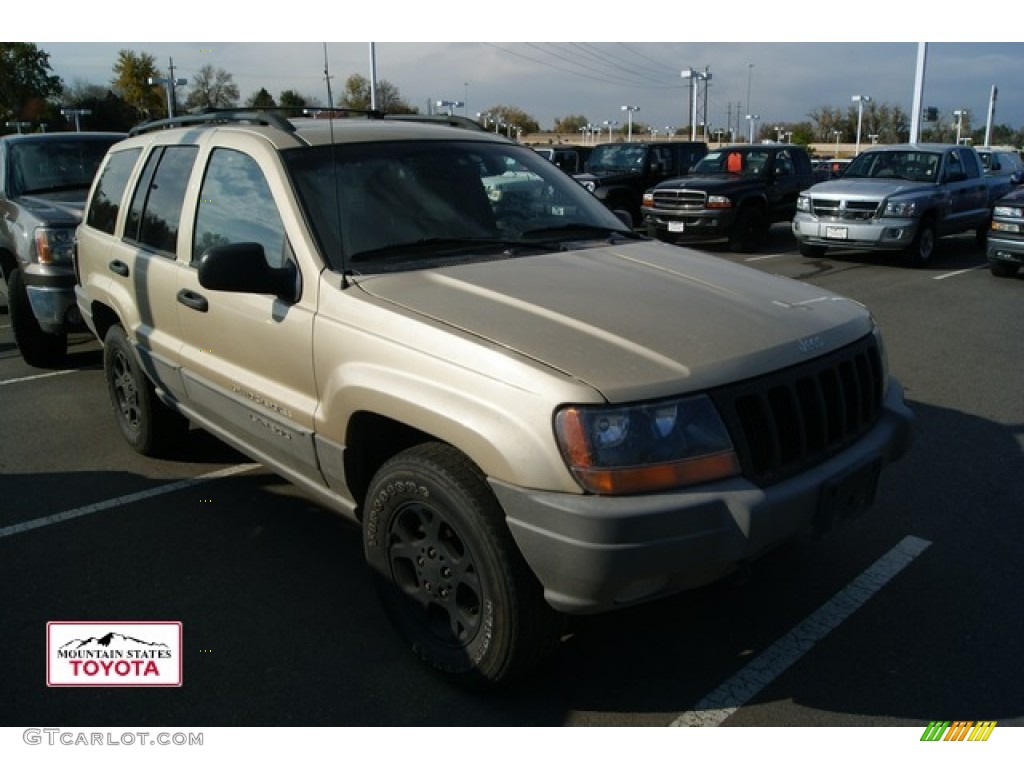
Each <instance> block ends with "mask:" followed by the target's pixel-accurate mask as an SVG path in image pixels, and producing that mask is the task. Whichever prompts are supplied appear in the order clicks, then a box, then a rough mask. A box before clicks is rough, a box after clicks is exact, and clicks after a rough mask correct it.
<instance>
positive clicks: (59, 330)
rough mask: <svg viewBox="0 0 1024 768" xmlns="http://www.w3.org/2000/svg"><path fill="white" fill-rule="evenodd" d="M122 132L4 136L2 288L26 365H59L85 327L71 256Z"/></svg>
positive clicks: (0, 149) (0, 163)
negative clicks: (92, 191) (90, 197)
mask: <svg viewBox="0 0 1024 768" xmlns="http://www.w3.org/2000/svg"><path fill="white" fill-rule="evenodd" d="M125 135H126V134H123V133H88V132H82V133H33V134H15V135H10V136H0V291H3V293H5V294H6V300H7V306H8V309H9V312H10V316H11V328H12V330H13V332H14V340H15V342H17V344H18V350H19V351H20V352H21V356H22V357H23V358H24V360H25V362H26V363H28V364H29V365H35V366H44V367H45V366H52V365H54V364H56V363H58V362H59V361H60V360H61V358H63V357H64V353H65V352H66V350H67V333H68V331H69V330H74V329H77V328H80V329H82V330H85V329H84V326H82V323H81V317H80V316H79V314H78V307H77V306H76V305H75V294H74V283H75V278H74V272H73V270H72V263H71V254H72V250H73V248H74V240H75V227H77V226H78V224H79V222H80V221H81V220H82V208H83V206H84V205H85V196H86V194H87V193H88V191H89V185H90V184H92V179H93V174H94V173H95V172H96V168H97V167H98V166H99V164H100V161H101V160H103V156H104V155H105V154H106V151H107V149H108V148H109V147H110V146H111V145H112V144H114V143H115V142H117V141H120V140H121V139H123V138H124V137H125Z"/></svg>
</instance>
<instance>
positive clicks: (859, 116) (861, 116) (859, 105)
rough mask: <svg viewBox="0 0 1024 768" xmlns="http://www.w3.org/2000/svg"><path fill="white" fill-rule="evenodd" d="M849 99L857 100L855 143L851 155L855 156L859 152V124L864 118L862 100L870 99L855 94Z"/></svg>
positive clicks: (869, 99) (869, 98)
mask: <svg viewBox="0 0 1024 768" xmlns="http://www.w3.org/2000/svg"><path fill="white" fill-rule="evenodd" d="M850 101H856V102H857V145H856V147H855V148H854V150H853V156H854V157H856V156H857V155H859V154H860V124H861V120H863V119H864V102H865V101H871V97H870V96H860V95H857V96H852V97H850Z"/></svg>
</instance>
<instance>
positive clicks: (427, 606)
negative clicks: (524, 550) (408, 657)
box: [363, 443, 562, 683]
mask: <svg viewBox="0 0 1024 768" xmlns="http://www.w3.org/2000/svg"><path fill="white" fill-rule="evenodd" d="M366 499H367V500H366V512H365V515H364V519H363V549H364V552H365V554H366V560H367V562H368V563H369V565H370V567H371V569H372V570H373V573H374V576H375V579H376V581H377V586H378V590H379V592H380V596H381V600H382V602H383V605H384V608H385V611H386V612H387V614H388V616H389V618H390V619H391V620H392V622H393V623H394V624H395V625H396V627H397V629H398V630H399V632H400V633H401V634H402V636H403V637H404V638H405V640H406V642H408V643H409V644H410V645H411V647H412V650H413V653H415V654H416V655H417V656H418V657H419V658H420V659H421V660H423V661H424V662H426V663H427V664H428V665H430V666H431V667H433V668H435V669H437V670H440V671H442V672H445V673H447V674H449V675H451V676H452V677H453V678H454V679H457V680H460V681H466V682H471V683H476V682H488V683H497V682H507V681H509V680H512V679H514V678H516V677H519V676H521V675H523V674H524V673H526V672H527V671H529V670H530V669H532V668H534V667H535V666H536V665H537V664H539V663H540V662H541V661H542V660H543V659H544V658H545V657H546V656H548V655H549V654H550V653H551V652H552V651H553V650H554V648H555V647H556V645H557V642H558V638H559V635H560V630H561V628H562V620H561V617H560V616H559V615H558V614H556V613H555V612H554V611H553V610H552V609H551V608H550V607H549V606H548V605H547V603H545V602H544V599H543V595H542V590H541V587H540V584H539V583H538V582H537V580H536V579H535V578H534V576H533V574H531V573H530V571H529V569H528V568H527V566H526V563H525V562H524V561H523V560H522V557H521V556H520V554H519V551H518V549H517V548H516V546H515V543H514V542H513V540H512V536H511V534H510V533H509V531H508V528H507V527H506V525H505V519H504V513H503V512H502V510H501V508H500V506H499V505H498V502H497V500H496V499H495V498H494V495H493V494H492V492H491V490H490V488H489V487H488V485H487V482H486V480H485V479H484V477H483V474H482V473H481V472H480V470H479V469H478V468H477V467H476V466H475V465H474V464H473V463H472V462H470V461H469V459H468V458H466V457H465V456H464V455H463V454H461V453H459V452H458V451H456V450H454V449H453V448H451V447H450V446H447V445H442V444H438V443H427V444H423V445H419V446H415V447H413V448H410V449H408V450H406V451H404V452H402V453H400V454H398V455H397V456H394V457H393V458H392V459H390V460H389V461H387V462H386V463H385V464H384V466H382V467H381V469H380V470H379V471H378V472H377V474H376V476H375V477H374V478H373V481H372V482H371V484H370V488H369V490H368V493H367V497H366Z"/></svg>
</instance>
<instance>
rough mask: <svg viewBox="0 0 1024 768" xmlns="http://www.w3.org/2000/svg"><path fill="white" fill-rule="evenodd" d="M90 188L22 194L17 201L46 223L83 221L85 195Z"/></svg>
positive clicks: (74, 223)
mask: <svg viewBox="0 0 1024 768" xmlns="http://www.w3.org/2000/svg"><path fill="white" fill-rule="evenodd" d="M88 191H89V190H87V189H82V190H70V191H67V192H53V193H50V194H46V195H38V194H37V195H22V196H21V197H19V198H18V199H17V200H16V201H15V202H16V203H17V205H18V206H20V207H21V208H22V209H24V210H25V211H27V212H28V213H31V214H32V215H33V216H35V217H36V218H38V219H39V220H40V221H42V222H44V223H46V224H72V225H76V226H77V225H78V224H81V223H82V211H83V210H84V209H85V197H86V194H87V193H88Z"/></svg>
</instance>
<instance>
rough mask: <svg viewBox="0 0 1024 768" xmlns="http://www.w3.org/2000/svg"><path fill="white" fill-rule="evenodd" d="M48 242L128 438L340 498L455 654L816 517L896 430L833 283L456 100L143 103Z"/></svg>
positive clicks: (902, 414) (894, 408) (855, 484)
mask: <svg viewBox="0 0 1024 768" xmlns="http://www.w3.org/2000/svg"><path fill="white" fill-rule="evenodd" d="M77 248H78V250H77V262H76V264H77V268H78V274H79V284H78V287H77V301H78V306H79V307H80V309H81V312H82V315H83V317H84V318H85V319H86V322H87V323H88V325H89V326H90V328H91V329H92V330H93V331H94V332H95V333H96V335H97V337H98V338H99V339H101V340H102V342H103V345H104V360H105V368H106V377H107V381H108V385H109V390H110V396H111V401H112V404H113V410H114V415H115V419H116V422H117V424H118V426H119V428H120V430H121V432H122V433H123V434H124V436H125V438H126V439H127V440H128V442H129V443H130V444H131V445H132V446H133V447H134V448H135V449H136V450H138V451H140V452H142V453H145V454H150V453H158V452H161V451H164V450H167V449H168V448H169V447H170V446H171V445H172V444H174V443H175V442H176V441H177V440H179V439H180V438H181V437H182V435H183V432H184V431H185V430H186V429H187V427H188V423H189V422H192V423H193V424H195V425H198V426H200V427H202V428H204V429H206V430H209V431H210V432H212V433H213V434H215V435H217V436H218V437H220V438H222V439H223V440H225V441H227V442H228V443H230V444H231V445H233V446H236V447H237V448H238V449H240V450H241V451H243V452H245V453H247V454H248V455H249V456H251V457H253V458H254V459H256V460H258V461H260V462H262V463H263V464H265V465H266V466H268V467H271V468H273V469H274V470H276V471H277V472H279V473H280V474H281V475H283V476H284V477H286V478H288V479H289V480H291V481H292V482H294V483H296V484H297V485H299V486H301V487H302V488H304V489H305V490H306V491H307V492H309V493H310V494H312V496H314V497H315V498H316V499H318V500H319V501H320V502H322V503H323V504H324V505H326V506H328V507H330V508H332V509H334V510H336V511H338V512H339V513H341V514H343V515H345V516H347V517H350V518H352V519H353V520H355V521H357V522H358V523H359V524H360V525H361V526H362V530H363V535H364V547H365V554H366V558H367V560H368V562H369V564H370V566H371V568H372V570H373V572H374V574H375V575H376V576H377V577H378V578H377V581H378V583H379V585H380V592H381V596H382V601H383V604H384V605H385V606H386V608H387V611H388V614H389V615H390V617H391V618H392V619H393V621H394V623H395V624H396V625H397V627H398V628H399V630H400V631H401V632H402V633H403V635H404V636H405V637H406V638H407V640H408V642H409V644H410V645H411V647H412V649H413V650H414V652H415V653H416V654H418V655H419V656H420V657H421V658H422V659H423V660H425V661H426V662H427V663H429V664H430V665H432V666H434V667H436V668H438V669H441V670H444V671H446V672H448V673H451V674H452V675H454V676H456V677H458V678H461V679H475V680H480V679H483V680H488V681H506V680H509V679H512V678H513V677H515V676H517V675H520V674H522V673H524V672H525V671H527V670H529V669H530V668H531V667H534V666H535V665H536V664H537V663H538V662H539V661H541V660H542V659H543V658H544V657H545V656H546V655H547V654H548V653H549V652H550V651H552V650H553V649H554V648H555V646H556V645H557V643H558V640H559V637H560V636H561V635H562V633H563V629H564V628H563V620H564V619H565V617H566V616H567V615H571V614H585V613H594V612H598V611H608V610H611V609H614V608H618V607H620V606H627V605H632V604H635V603H638V602H640V601H645V600H651V599H653V598H657V597H661V596H664V595H668V594H671V593H673V592H677V591H679V590H683V589H687V588H692V587H695V586H698V585H702V584H706V583H708V582H711V581H713V580H715V579H718V578H720V577H722V576H724V575H726V574H728V573H729V572H730V571H732V570H734V569H735V568H737V567H738V566H739V565H741V564H742V563H744V562H745V561H747V560H749V559H752V558H754V557H756V556H757V555H758V554H760V553H762V552H764V551H765V550H767V549H769V548H771V547H773V546H774V545H776V544H778V543H780V542H781V541H783V540H785V539H788V538H790V537H793V536H795V535H798V534H800V533H802V532H805V531H817V532H818V533H824V532H826V531H828V530H830V529H832V528H833V527H834V526H837V525H838V523H839V522H840V521H843V520H844V519H845V518H849V517H852V516H854V515H856V514H858V513H860V512H862V511H863V510H864V509H865V508H866V507H868V506H869V505H870V504H871V502H872V501H873V498H874V494H875V488H876V485H877V482H878V478H879V473H880V471H881V469H882V468H883V467H884V466H885V465H886V464H887V463H889V462H891V461H892V460H894V459H896V458H897V457H899V456H900V455H901V454H903V452H904V451H905V450H906V448H907V447H908V445H909V444H910V441H911V431H912V429H911V425H912V419H913V417H912V415H911V413H910V411H909V410H908V409H907V408H906V406H905V405H904V402H903V392H902V389H901V387H900V385H899V383H898V382H897V381H896V380H895V379H893V378H892V377H891V376H890V375H889V371H888V367H887V363H886V359H885V354H884V351H883V347H882V343H881V340H880V337H879V332H878V328H877V327H876V326H875V323H874V322H873V320H872V318H871V315H870V314H869V312H868V311H867V310H866V309H865V308H864V307H863V306H861V305H860V304H858V303H856V302H854V301H850V300H847V299H843V298H841V297H839V296H836V295H833V294H830V293H827V292H826V291H824V290H822V289H820V288H816V287H812V286H809V285H806V284H803V283H799V282H795V281H788V280H783V279H779V278H776V277H771V276H768V275H764V274H762V273H760V272H757V271H754V270H750V269H747V268H745V267H741V266H737V265H733V264H731V263H729V262H727V261H725V260H722V259H720V258H716V257H714V256H709V255H703V254H700V253H697V252H694V251H690V250H687V249H683V248H677V247H673V246H668V245H664V244H661V243H658V242H654V241H650V240H648V239H647V238H645V237H641V236H638V235H636V234H634V233H633V232H632V231H631V229H630V228H629V227H628V226H626V225H625V224H624V223H623V222H622V220H621V218H619V217H617V216H616V215H615V214H614V213H612V212H611V211H609V210H608V209H607V208H605V206H604V205H602V204H601V202H600V201H599V200H597V199H596V198H595V197H594V196H593V195H591V194H589V193H588V192H587V191H586V190H585V189H584V188H583V187H582V186H580V185H579V184H578V183H576V182H575V181H573V179H572V178H570V177H569V176H567V175H566V174H565V173H563V172H562V171H560V170H558V169H557V168H556V167H555V166H553V165H552V164H551V163H550V162H548V161H546V160H545V159H544V158H542V157H540V156H539V155H538V154H537V153H536V152H533V151H532V150H530V149H529V148H527V147H523V146H520V145H518V144H516V143H514V142H511V141H508V140H506V139H504V138H501V137H498V136H495V135H494V134H492V133H489V132H486V131H482V130H480V131H477V130H472V129H468V128H465V127H452V126H447V125H440V124H436V125H432V124H429V122H428V121H422V122H417V121H413V120H390V119H386V118H382V117H381V116H379V115H373V114H371V115H369V116H366V117H360V118H348V119H343V120H333V121H327V120H308V121H288V120H285V119H283V118H281V117H279V116H276V115H273V114H269V113H268V114H255V113H245V114H233V115H225V114H210V115H203V116H190V117H186V118H177V119H175V120H173V121H165V122H163V123H157V124H151V125H149V126H143V127H142V128H141V129H140V130H137V131H136V132H135V135H133V136H132V137H130V138H128V139H127V140H125V141H123V142H121V143H119V144H117V145H115V146H114V147H113V148H112V149H111V151H110V152H109V154H108V156H107V157H106V159H105V161H104V163H103V165H102V166H101V169H100V171H99V173H98V175H97V178H96V181H95V183H94V185H93V188H92V190H91V195H90V200H89V203H88V208H87V211H86V215H85V219H84V221H83V224H82V226H81V227H80V229H79V231H78V243H77Z"/></svg>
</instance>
